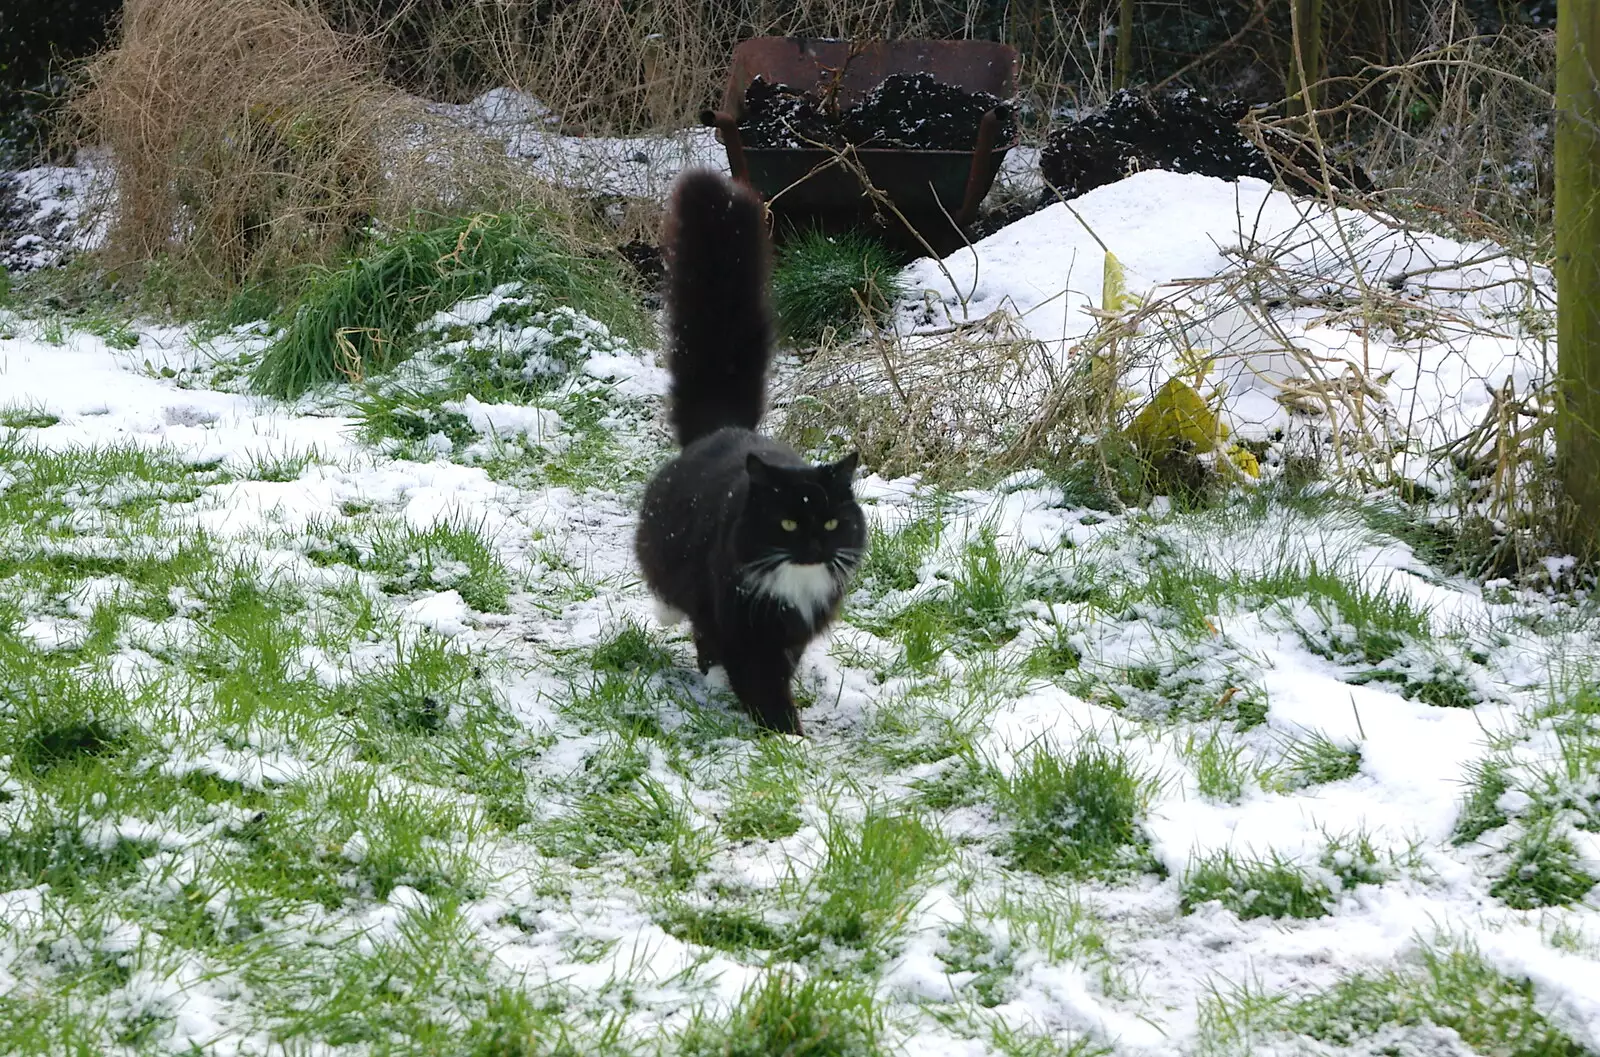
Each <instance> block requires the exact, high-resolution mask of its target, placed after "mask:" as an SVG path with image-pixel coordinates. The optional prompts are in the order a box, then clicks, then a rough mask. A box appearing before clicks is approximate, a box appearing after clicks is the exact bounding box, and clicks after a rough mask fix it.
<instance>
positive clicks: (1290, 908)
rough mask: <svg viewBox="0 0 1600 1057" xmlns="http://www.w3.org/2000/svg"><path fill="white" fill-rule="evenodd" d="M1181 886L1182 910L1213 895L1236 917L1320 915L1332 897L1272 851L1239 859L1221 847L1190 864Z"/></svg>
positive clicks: (1193, 907) (1190, 908)
mask: <svg viewBox="0 0 1600 1057" xmlns="http://www.w3.org/2000/svg"><path fill="white" fill-rule="evenodd" d="M1181 889H1182V893H1183V894H1182V898H1181V901H1180V905H1181V907H1182V909H1183V912H1184V913H1185V914H1189V913H1193V912H1194V909H1195V907H1197V906H1199V905H1200V904H1202V903H1208V902H1211V901H1212V900H1218V901H1220V902H1221V903H1222V905H1223V906H1225V907H1227V908H1228V909H1229V910H1231V911H1233V912H1234V913H1235V914H1238V915H1239V916H1240V917H1241V918H1262V917H1272V918H1284V917H1289V918H1316V917H1322V916H1324V915H1325V914H1327V913H1328V911H1329V907H1330V904H1331V902H1332V899H1333V893H1332V892H1330V891H1329V890H1328V886H1327V885H1325V884H1324V883H1322V882H1321V881H1319V880H1317V879H1316V878H1315V877H1313V876H1312V875H1311V874H1310V873H1308V872H1307V871H1306V870H1305V868H1303V867H1301V866H1299V865H1298V864H1296V863H1293V862H1290V861H1287V860H1285V859H1282V858H1280V857H1279V856H1278V854H1277V853H1276V852H1274V853H1273V854H1272V855H1271V856H1270V857H1269V858H1266V859H1243V858H1237V857H1235V856H1234V854H1233V853H1232V852H1231V851H1228V850H1227V849H1223V850H1222V851H1220V852H1217V853H1216V854H1214V855H1210V856H1207V857H1206V858H1204V859H1201V860H1199V861H1198V862H1196V863H1194V864H1192V865H1191V866H1190V867H1189V869H1188V870H1187V871H1186V872H1185V873H1184V875H1183V884H1182V886H1181Z"/></svg>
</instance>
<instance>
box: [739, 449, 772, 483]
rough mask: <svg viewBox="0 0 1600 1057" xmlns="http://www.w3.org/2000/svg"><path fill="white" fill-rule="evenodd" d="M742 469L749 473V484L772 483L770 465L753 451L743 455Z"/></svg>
mask: <svg viewBox="0 0 1600 1057" xmlns="http://www.w3.org/2000/svg"><path fill="white" fill-rule="evenodd" d="M744 469H745V472H746V473H748V474H749V475H750V483H751V484H762V485H766V484H771V483H772V467H771V466H768V465H767V463H766V460H764V459H763V458H761V456H759V455H757V454H756V453H755V452H751V453H750V454H748V455H746V456H745V457H744Z"/></svg>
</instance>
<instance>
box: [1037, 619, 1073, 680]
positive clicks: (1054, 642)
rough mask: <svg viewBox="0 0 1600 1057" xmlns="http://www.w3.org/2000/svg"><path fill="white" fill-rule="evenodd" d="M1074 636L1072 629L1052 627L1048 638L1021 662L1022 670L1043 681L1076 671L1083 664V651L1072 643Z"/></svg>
mask: <svg viewBox="0 0 1600 1057" xmlns="http://www.w3.org/2000/svg"><path fill="white" fill-rule="evenodd" d="M1074 634H1075V633H1074V632H1073V630H1072V629H1070V628H1067V627H1064V626H1062V625H1060V624H1056V625H1054V626H1052V627H1051V629H1050V635H1049V637H1048V638H1046V639H1045V640H1044V641H1043V642H1041V643H1039V645H1037V646H1035V647H1034V648H1033V650H1032V651H1031V652H1029V654H1028V657H1027V659H1026V660H1024V661H1023V662H1022V663H1023V669H1024V670H1025V671H1026V672H1027V673H1028V674H1029V675H1036V676H1039V677H1040V678H1043V679H1057V678H1060V677H1061V676H1063V675H1066V674H1067V673H1068V672H1075V671H1077V670H1078V666H1079V665H1080V664H1082V663H1083V651H1082V650H1080V649H1079V648H1078V645H1077V643H1076V642H1074V641H1073V639H1074Z"/></svg>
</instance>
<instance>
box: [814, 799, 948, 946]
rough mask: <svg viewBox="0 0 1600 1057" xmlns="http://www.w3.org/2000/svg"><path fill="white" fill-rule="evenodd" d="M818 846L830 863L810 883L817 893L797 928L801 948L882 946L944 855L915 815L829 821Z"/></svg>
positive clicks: (873, 815)
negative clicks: (814, 945) (816, 945)
mask: <svg viewBox="0 0 1600 1057" xmlns="http://www.w3.org/2000/svg"><path fill="white" fill-rule="evenodd" d="M823 843H824V846H825V847H826V849H827V857H826V859H824V860H823V863H822V865H821V867H819V868H818V870H817V872H816V874H815V875H814V876H813V877H812V878H811V881H810V888H811V890H812V891H814V892H815V893H817V894H816V895H815V896H814V897H813V900H812V906H811V909H810V910H809V911H808V912H807V913H806V914H805V916H804V917H803V918H802V919H801V921H800V923H799V925H798V927H797V932H798V933H799V935H800V936H801V937H802V938H801V939H797V940H796V943H797V944H798V945H800V946H808V945H809V944H810V943H814V942H819V941H830V942H832V943H835V944H839V945H842V946H845V947H856V948H861V949H864V950H870V949H872V948H877V947H880V946H881V945H882V944H883V943H885V942H886V941H887V940H888V939H890V938H891V937H892V936H893V934H894V933H895V932H896V931H897V930H898V929H899V927H900V926H901V924H902V923H903V921H904V914H905V911H906V910H907V909H908V908H909V906H910V904H911V903H913V902H914V901H915V898H916V888H917V884H918V882H919V881H920V880H921V879H922V878H923V876H924V875H925V874H926V873H927V872H928V871H929V870H931V869H933V868H934V867H935V866H937V865H938V864H939V863H940V862H942V861H943V860H944V859H945V857H946V856H947V855H948V854H949V847H948V844H947V843H946V841H945V840H944V838H943V837H942V836H940V834H939V833H938V832H937V831H935V830H933V829H931V828H929V826H928V825H927V824H926V823H924V822H923V821H922V820H921V819H920V818H918V817H917V816H915V815H910V814H891V813H885V812H882V811H871V812H869V813H868V814H867V817H866V818H865V819H863V820H862V821H861V822H859V823H851V822H842V821H838V820H835V821H833V822H831V823H830V824H829V825H828V827H827V828H826V830H825V831H824V832H823Z"/></svg>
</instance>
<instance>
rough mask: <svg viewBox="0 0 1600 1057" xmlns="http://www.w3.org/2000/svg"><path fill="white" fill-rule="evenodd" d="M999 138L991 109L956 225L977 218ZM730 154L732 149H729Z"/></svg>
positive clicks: (997, 122)
mask: <svg viewBox="0 0 1600 1057" xmlns="http://www.w3.org/2000/svg"><path fill="white" fill-rule="evenodd" d="M999 140H1000V111H998V110H991V111H989V112H988V113H987V114H985V115H983V120H982V121H979V122H978V145H977V146H976V147H974V148H973V151H972V168H970V169H968V170H967V190H966V194H964V195H963V196H962V200H961V210H960V211H959V212H958V213H956V215H955V216H954V217H953V218H952V219H953V220H954V221H955V222H956V226H957V227H962V228H964V227H966V226H967V225H968V224H971V223H972V222H973V221H974V220H977V219H978V206H979V205H981V204H982V203H983V195H984V192H985V191H987V190H988V189H989V187H988V185H989V182H990V181H991V180H993V179H994V172H993V171H992V169H991V167H992V166H993V165H994V148H995V144H996V143H998V142H999ZM728 153H729V155H730V156H731V155H732V153H733V151H732V150H731V149H730V150H729V152H728Z"/></svg>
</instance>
